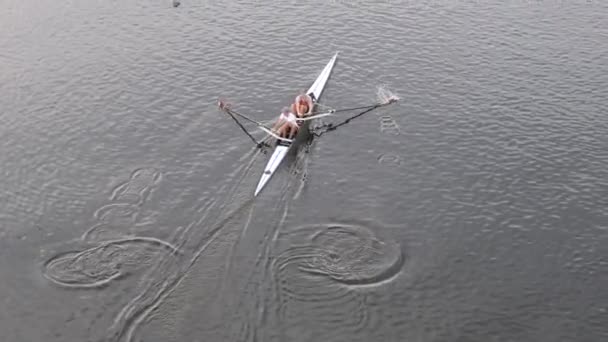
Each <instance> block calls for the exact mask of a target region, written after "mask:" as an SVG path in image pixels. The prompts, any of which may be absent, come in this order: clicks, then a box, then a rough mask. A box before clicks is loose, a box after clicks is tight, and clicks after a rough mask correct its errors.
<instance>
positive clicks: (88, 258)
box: [43, 237, 178, 288]
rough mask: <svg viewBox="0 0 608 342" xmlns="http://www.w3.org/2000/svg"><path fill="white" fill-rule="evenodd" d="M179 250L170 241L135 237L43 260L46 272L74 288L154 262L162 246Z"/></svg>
mask: <svg viewBox="0 0 608 342" xmlns="http://www.w3.org/2000/svg"><path fill="white" fill-rule="evenodd" d="M163 249H164V250H168V251H171V252H172V253H176V252H178V250H177V249H176V248H175V247H174V246H173V245H171V244H169V243H168V242H165V241H162V240H158V239H155V238H147V237H132V238H127V239H122V240H114V241H108V242H104V243H102V244H100V245H98V246H95V247H91V248H89V249H86V250H84V251H81V252H67V253H63V254H59V255H56V256H54V257H53V258H51V259H50V260H48V261H47V262H46V263H45V264H44V271H43V274H44V276H45V277H46V278H47V279H49V280H50V281H52V282H53V283H55V284H57V285H60V286H65V287H74V288H93V287H101V286H105V285H106V284H108V283H110V282H112V281H113V280H116V279H118V278H120V277H122V276H125V275H127V274H129V273H131V272H133V271H135V270H137V269H141V268H142V267H147V266H150V265H152V264H153V262H154V260H155V259H156V258H157V257H158V256H159V253H160V252H161V251H162V250H163Z"/></svg>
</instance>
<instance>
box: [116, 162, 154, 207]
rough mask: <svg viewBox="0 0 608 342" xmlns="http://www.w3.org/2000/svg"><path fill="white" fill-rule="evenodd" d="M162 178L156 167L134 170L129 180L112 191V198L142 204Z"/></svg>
mask: <svg viewBox="0 0 608 342" xmlns="http://www.w3.org/2000/svg"><path fill="white" fill-rule="evenodd" d="M160 179H161V173H160V172H159V171H158V170H156V169H154V168H140V169H137V170H135V171H133V173H132V174H131V177H130V178H129V180H127V181H126V182H124V183H122V184H120V185H118V186H117V187H116V188H115V189H114V191H112V196H111V197H110V200H112V201H120V202H128V203H137V204H141V203H143V202H144V201H145V200H146V197H147V196H148V195H149V194H150V191H151V190H152V187H153V186H154V185H156V184H157V183H158V182H159V181H160Z"/></svg>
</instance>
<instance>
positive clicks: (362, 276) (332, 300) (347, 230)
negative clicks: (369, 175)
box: [272, 225, 403, 338]
mask: <svg viewBox="0 0 608 342" xmlns="http://www.w3.org/2000/svg"><path fill="white" fill-rule="evenodd" d="M303 231H306V233H305V234H302V232H303ZM282 238H285V236H283V237H282ZM286 238H287V242H288V243H287V246H288V247H287V248H286V249H285V250H284V251H283V252H281V253H280V254H279V255H278V257H277V258H275V260H274V261H273V264H272V272H273V278H274V282H275V291H276V292H275V295H276V296H277V302H278V303H277V305H278V307H277V312H276V313H277V315H278V318H279V320H280V321H281V322H282V323H283V324H286V325H288V326H289V329H287V330H288V331H290V333H294V334H298V335H302V334H305V335H304V336H309V337H311V338H312V337H319V336H317V334H320V335H322V336H324V337H328V336H329V335H333V334H342V333H345V332H356V331H360V330H361V329H364V328H366V327H369V326H370V325H373V324H375V323H374V322H377V319H375V317H374V314H373V312H372V311H370V310H369V308H368V307H367V304H366V295H365V292H364V291H360V290H359V287H360V286H362V285H374V284H380V283H381V282H383V281H387V280H389V279H391V278H392V277H394V276H395V275H396V274H397V273H398V272H399V270H400V269H401V266H402V264H403V257H402V253H401V249H400V247H399V245H398V244H396V243H395V242H392V241H382V240H380V239H378V238H377V237H376V236H375V235H374V234H373V233H372V232H371V231H370V230H369V229H367V228H365V227H361V226H353V225H328V226H324V227H305V228H303V230H300V229H299V230H298V231H295V232H293V233H288V235H287V237H286ZM303 321H306V322H307V323H310V324H314V325H313V326H316V327H317V328H318V329H315V331H314V332H313V331H300V328H298V327H302V326H306V327H310V326H311V325H308V324H303ZM310 334H313V335H314V336H313V335H310Z"/></svg>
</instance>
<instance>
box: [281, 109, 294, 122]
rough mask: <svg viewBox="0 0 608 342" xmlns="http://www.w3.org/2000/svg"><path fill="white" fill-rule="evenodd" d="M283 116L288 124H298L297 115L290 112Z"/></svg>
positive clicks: (282, 114)
mask: <svg viewBox="0 0 608 342" xmlns="http://www.w3.org/2000/svg"><path fill="white" fill-rule="evenodd" d="M281 116H282V117H283V118H284V119H285V120H287V122H289V123H292V124H297V122H296V119H297V118H296V115H295V114H294V113H292V112H288V113H287V114H285V113H281Z"/></svg>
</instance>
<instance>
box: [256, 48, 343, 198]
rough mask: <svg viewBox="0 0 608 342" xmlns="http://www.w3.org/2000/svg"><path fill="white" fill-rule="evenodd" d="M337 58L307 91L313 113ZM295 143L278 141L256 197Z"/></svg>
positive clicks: (330, 61)
mask: <svg viewBox="0 0 608 342" xmlns="http://www.w3.org/2000/svg"><path fill="white" fill-rule="evenodd" d="M337 58H338V53H336V54H335V55H334V56H333V57H332V58H331V59H330V60H329V62H328V63H327V65H326V66H325V68H323V71H321V73H320V74H319V76H318V77H317V79H316V80H315V81H314V82H313V84H312V85H311V86H310V88H309V89H308V91H307V94H308V95H309V96H310V97H311V98H312V100H313V108H312V109H311V113H313V112H314V109H315V107H316V104H317V103H318V101H319V98H320V97H321V94H322V93H323V89H324V88H325V84H326V83H327V80H328V79H329V76H330V74H331V71H332V69H333V67H334V64H335V63H336V59H337ZM319 116H321V115H319ZM307 122H310V120H306V121H303V120H299V121H298V125H300V126H302V125H303V124H304V123H307ZM301 134H306V133H305V132H304V130H303V129H300V130H299V132H298V136H299V135H301ZM296 138H297V137H296ZM294 141H296V139H294V140H287V139H285V140H277V144H276V146H275V148H274V151H273V152H272V156H271V157H270V159H269V160H268V163H267V164H266V168H264V172H263V173H262V176H261V177H260V181H259V182H258V186H257V188H256V189H255V193H254V196H257V195H258V193H260V191H262V189H263V188H264V186H265V185H266V183H268V181H269V180H270V177H272V175H273V174H274V172H275V171H276V170H277V168H278V167H279V165H280V164H281V161H283V159H284V158H285V156H286V155H287V152H289V150H290V149H291V147H292V146H293V144H294Z"/></svg>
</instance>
